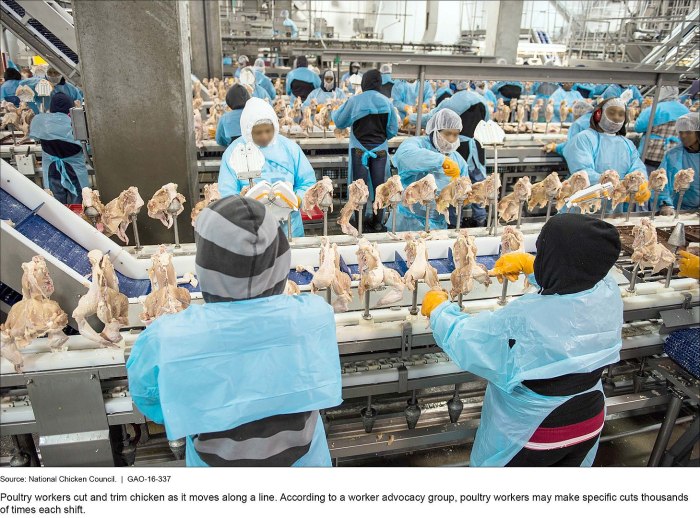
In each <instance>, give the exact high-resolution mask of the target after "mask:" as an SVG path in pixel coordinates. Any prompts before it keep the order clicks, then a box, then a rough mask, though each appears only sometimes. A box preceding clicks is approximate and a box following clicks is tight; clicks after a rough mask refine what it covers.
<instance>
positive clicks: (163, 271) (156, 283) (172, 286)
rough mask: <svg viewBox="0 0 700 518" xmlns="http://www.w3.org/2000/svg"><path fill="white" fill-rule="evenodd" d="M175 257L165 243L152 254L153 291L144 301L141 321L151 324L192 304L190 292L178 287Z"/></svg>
mask: <svg viewBox="0 0 700 518" xmlns="http://www.w3.org/2000/svg"><path fill="white" fill-rule="evenodd" d="M172 259H173V257H172V255H171V254H169V253H168V251H167V249H166V248H165V245H160V246H159V247H158V250H157V251H156V253H155V254H153V255H152V256H151V267H150V268H149V269H148V278H149V279H150V280H151V293H149V294H148V296H147V297H146V300H145V301H144V303H143V313H141V315H140V318H141V321H142V322H144V323H145V324H146V325H148V324H150V323H151V322H153V320H155V319H156V318H158V317H159V316H161V315H168V314H173V313H179V312H180V311H182V310H183V309H187V307H188V306H189V305H190V301H191V297H190V292H189V291H188V290H187V289H186V288H180V287H178V285H177V284H178V283H177V275H176V274H175V267H174V266H173V261H172Z"/></svg>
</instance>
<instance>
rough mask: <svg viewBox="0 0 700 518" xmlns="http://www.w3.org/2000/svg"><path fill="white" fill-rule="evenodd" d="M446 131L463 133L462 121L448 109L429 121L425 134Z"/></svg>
mask: <svg viewBox="0 0 700 518" xmlns="http://www.w3.org/2000/svg"><path fill="white" fill-rule="evenodd" d="M444 129H451V130H459V131H462V119H460V118H459V115H457V114H456V113H455V112H453V111H452V110H450V109H448V108H445V109H443V110H440V111H439V112H437V113H436V114H435V115H434V116H433V117H432V118H431V119H430V120H429V121H428V125H427V126H426V128H425V132H426V133H428V134H430V133H432V132H433V131H441V130H444Z"/></svg>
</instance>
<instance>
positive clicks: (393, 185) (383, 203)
mask: <svg viewBox="0 0 700 518" xmlns="http://www.w3.org/2000/svg"><path fill="white" fill-rule="evenodd" d="M402 192H403V185H401V177H400V176H398V175H394V176H392V177H390V178H389V179H388V180H387V181H386V182H384V183H383V184H381V185H380V186H379V187H377V191H376V192H375V194H374V203H372V210H373V211H374V213H375V214H377V211H379V210H381V209H383V208H385V207H387V206H388V205H389V204H390V202H391V200H392V199H396V198H398V197H399V196H400V195H401V193H402Z"/></svg>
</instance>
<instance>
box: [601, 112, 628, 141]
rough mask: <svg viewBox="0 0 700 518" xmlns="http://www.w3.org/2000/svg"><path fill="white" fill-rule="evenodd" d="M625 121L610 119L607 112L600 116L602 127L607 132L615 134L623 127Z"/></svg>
mask: <svg viewBox="0 0 700 518" xmlns="http://www.w3.org/2000/svg"><path fill="white" fill-rule="evenodd" d="M622 124H624V123H623V122H613V121H611V120H610V119H608V117H607V115H605V112H603V114H602V116H601V117H600V122H599V123H598V125H599V126H600V129H602V130H603V131H604V132H605V133H608V134H611V135H614V134H616V133H617V132H618V131H620V129H621V128H622Z"/></svg>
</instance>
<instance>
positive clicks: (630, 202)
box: [625, 191, 637, 222]
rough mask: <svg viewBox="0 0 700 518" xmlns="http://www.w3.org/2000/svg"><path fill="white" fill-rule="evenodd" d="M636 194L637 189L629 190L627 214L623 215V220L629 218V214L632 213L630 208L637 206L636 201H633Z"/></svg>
mask: <svg viewBox="0 0 700 518" xmlns="http://www.w3.org/2000/svg"><path fill="white" fill-rule="evenodd" d="M635 196H637V191H630V201H629V203H627V214H626V215H625V222H627V221H629V220H630V214H632V212H633V211H632V208H633V207H635V208H636V206H637V202H635V201H634V197H635Z"/></svg>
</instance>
